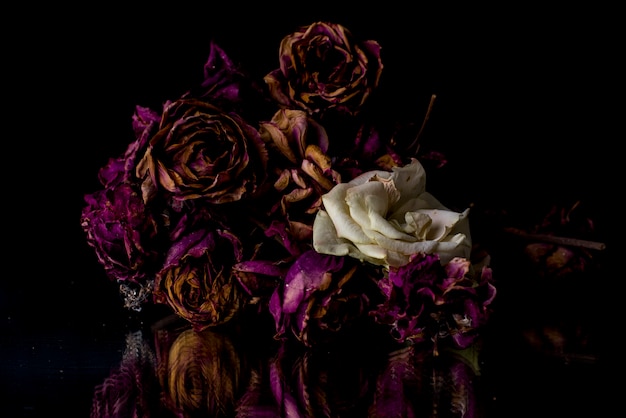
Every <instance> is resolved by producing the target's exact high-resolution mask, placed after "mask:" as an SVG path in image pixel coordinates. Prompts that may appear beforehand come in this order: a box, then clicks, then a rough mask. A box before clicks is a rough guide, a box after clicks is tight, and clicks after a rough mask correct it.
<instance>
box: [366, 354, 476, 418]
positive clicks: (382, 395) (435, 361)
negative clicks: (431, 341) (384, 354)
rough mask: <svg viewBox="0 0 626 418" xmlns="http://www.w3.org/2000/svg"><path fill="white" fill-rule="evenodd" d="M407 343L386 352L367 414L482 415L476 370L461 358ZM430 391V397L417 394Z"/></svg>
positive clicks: (384, 415) (407, 415) (378, 415)
mask: <svg viewBox="0 0 626 418" xmlns="http://www.w3.org/2000/svg"><path fill="white" fill-rule="evenodd" d="M415 348H416V346H410V347H407V348H404V349H401V350H398V351H395V352H392V353H390V354H389V358H388V361H387V364H386V365H385V367H384V369H383V371H382V372H381V373H380V374H379V375H378V378H377V383H376V391H375V395H374V399H373V402H372V403H371V405H370V408H369V415H368V416H375V417H383V418H384V417H390V418H391V417H440V416H441V417H459V418H461V417H462V418H474V417H478V416H481V415H480V411H481V405H480V404H479V403H478V396H477V395H476V389H475V386H474V383H475V376H476V374H477V373H478V371H477V370H475V369H474V368H473V367H472V365H470V364H468V363H466V362H465V361H464V360H463V359H461V358H459V357H457V356H455V355H452V354H449V353H448V354H446V355H445V356H440V357H432V356H431V355H430V354H429V353H427V352H424V351H416V349H415ZM425 393H430V394H431V395H430V396H420V394H421V395H423V394H425Z"/></svg>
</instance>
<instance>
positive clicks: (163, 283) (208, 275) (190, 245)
mask: <svg viewBox="0 0 626 418" xmlns="http://www.w3.org/2000/svg"><path fill="white" fill-rule="evenodd" d="M241 257H242V248H241V243H240V242H239V240H238V239H237V237H235V236H234V235H233V234H232V233H230V232H228V231H224V230H219V229H217V230H208V229H198V230H194V231H192V232H188V233H186V234H183V235H181V236H180V237H179V238H178V240H177V241H176V242H174V243H173V244H172V247H171V248H170V250H169V252H168V253H167V259H166V260H165V263H164V266H163V269H162V270H161V271H160V272H159V273H158V275H157V277H156V283H155V289H154V295H155V301H156V302H157V303H166V304H168V305H169V306H170V307H171V308H172V309H173V310H174V312H175V313H176V314H178V315H179V316H180V317H182V318H184V319H186V320H187V321H189V322H190V323H191V324H192V325H193V327H194V329H196V330H202V329H205V328H208V327H211V326H216V325H220V324H223V323H226V322H228V321H229V320H231V319H232V318H233V317H234V316H235V315H236V314H237V313H239V312H240V309H241V307H242V306H243V305H244V303H245V299H244V293H243V292H242V291H241V289H240V288H239V287H238V284H237V278H236V276H235V275H234V274H233V273H232V267H233V265H234V264H235V263H237V262H239V261H241Z"/></svg>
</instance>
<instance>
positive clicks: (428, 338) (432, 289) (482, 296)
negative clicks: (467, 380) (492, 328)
mask: <svg viewBox="0 0 626 418" xmlns="http://www.w3.org/2000/svg"><path fill="white" fill-rule="evenodd" d="M472 267H473V266H472V265H471V264H470V261H469V260H467V259H464V258H459V257H456V258H454V259H452V260H451V261H450V262H449V263H447V264H446V265H445V266H442V265H441V262H440V260H439V257H438V256H437V255H436V254H424V253H419V254H415V255H414V256H412V257H411V259H410V260H409V263H407V264H406V265H404V266H402V267H398V268H391V269H390V270H389V274H388V275H387V276H386V277H384V278H382V279H380V281H379V282H378V284H379V286H380V287H381V289H383V292H384V293H385V295H386V297H387V300H386V301H385V302H384V303H382V304H380V305H379V306H378V307H377V309H375V310H372V311H371V312H370V315H372V316H374V318H375V319H376V321H377V322H379V323H381V324H387V325H389V326H390V327H391V328H390V333H391V335H392V336H393V338H394V339H396V340H397V341H398V342H405V341H413V342H414V343H421V342H427V343H430V342H432V343H434V351H435V353H437V351H438V346H439V345H441V344H443V343H447V344H448V345H449V346H451V347H454V348H459V349H463V348H467V347H469V346H470V345H472V344H473V343H474V342H475V341H476V340H477V338H478V336H479V332H480V330H481V329H482V327H483V326H484V325H485V323H486V321H487V318H488V315H489V310H488V309H489V305H490V304H491V303H492V301H493V300H494V298H495V295H496V290H495V287H494V286H493V284H492V275H491V269H490V268H489V267H487V266H483V267H481V268H480V269H476V270H477V271H475V270H474V269H473V268H472Z"/></svg>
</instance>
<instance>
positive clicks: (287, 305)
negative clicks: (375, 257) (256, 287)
mask: <svg viewBox="0 0 626 418" xmlns="http://www.w3.org/2000/svg"><path fill="white" fill-rule="evenodd" d="M373 277H374V274H373V273H372V272H369V270H367V269H366V268H365V267H364V266H363V265H361V264H359V263H357V262H355V260H353V259H351V258H347V257H337V256H332V255H324V254H320V253H318V252H316V251H314V250H309V251H307V252H305V253H303V254H302V255H301V256H300V257H299V258H298V259H296V261H295V262H294V263H293V265H292V266H291V267H290V268H289V270H288V272H287V275H286V277H285V281H284V283H283V284H282V286H279V287H277V288H276V289H275V290H274V293H273V294H272V296H271V298H270V302H269V310H270V313H271V314H272V316H273V317H274V320H275V323H276V337H277V338H283V337H286V338H290V337H291V336H295V337H296V338H297V339H298V340H299V341H300V342H302V343H303V344H304V345H305V346H309V347H312V346H314V345H318V344H320V343H324V342H327V341H329V340H332V339H334V338H335V339H336V338H339V337H340V336H341V335H342V334H343V335H346V334H347V331H349V330H351V329H352V328H355V326H356V325H357V324H359V323H362V322H363V320H364V319H366V318H367V315H368V311H369V309H370V308H371V307H372V306H375V303H376V301H378V300H382V299H381V294H380V291H379V290H378V288H377V286H376V283H375V279H374V278H373Z"/></svg>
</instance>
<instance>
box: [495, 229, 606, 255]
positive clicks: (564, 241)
mask: <svg viewBox="0 0 626 418" xmlns="http://www.w3.org/2000/svg"><path fill="white" fill-rule="evenodd" d="M504 231H505V232H508V233H510V234H513V235H517V236H519V237H522V238H526V239H529V240H537V241H543V242H550V243H552V244H559V245H567V246H570V247H579V248H589V249H592V250H600V251H601V250H604V249H605V248H606V244H604V243H603V242H596V241H587V240H584V239H578V238H569V237H559V236H555V235H546V234H530V233H528V232H526V231H522V230H521V229H517V228H504Z"/></svg>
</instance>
